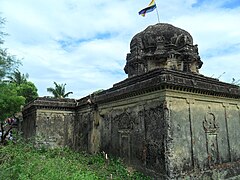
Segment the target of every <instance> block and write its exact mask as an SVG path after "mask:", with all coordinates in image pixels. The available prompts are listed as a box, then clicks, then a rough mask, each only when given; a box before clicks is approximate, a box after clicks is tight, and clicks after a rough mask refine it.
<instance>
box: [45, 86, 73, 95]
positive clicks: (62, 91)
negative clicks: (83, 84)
mask: <svg viewBox="0 0 240 180" xmlns="http://www.w3.org/2000/svg"><path fill="white" fill-rule="evenodd" d="M54 85H55V88H52V87H49V88H47V92H50V93H52V94H53V95H54V97H55V98H66V97H68V96H69V94H73V92H68V93H65V86H66V83H65V84H57V83H56V82H54Z"/></svg>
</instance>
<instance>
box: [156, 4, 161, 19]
mask: <svg viewBox="0 0 240 180" xmlns="http://www.w3.org/2000/svg"><path fill="white" fill-rule="evenodd" d="M155 3H156V2H155ZM157 7H158V6H157V3H156V11H157V18H158V23H160V20H159V14H158V8H157Z"/></svg>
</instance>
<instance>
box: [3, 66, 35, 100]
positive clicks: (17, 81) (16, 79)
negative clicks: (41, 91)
mask: <svg viewBox="0 0 240 180" xmlns="http://www.w3.org/2000/svg"><path fill="white" fill-rule="evenodd" d="M28 77H29V75H28V74H27V73H26V74H22V73H21V72H20V71H19V70H18V69H16V70H15V71H14V72H13V73H11V75H10V76H7V78H8V79H9V81H8V82H9V83H11V84H14V85H15V86H16V89H17V92H18V95H19V96H23V97H25V99H26V103H29V102H30V101H33V100H34V99H36V98H37V97H38V93H37V88H36V86H35V85H34V84H33V83H32V82H30V81H28V80H27V79H28Z"/></svg>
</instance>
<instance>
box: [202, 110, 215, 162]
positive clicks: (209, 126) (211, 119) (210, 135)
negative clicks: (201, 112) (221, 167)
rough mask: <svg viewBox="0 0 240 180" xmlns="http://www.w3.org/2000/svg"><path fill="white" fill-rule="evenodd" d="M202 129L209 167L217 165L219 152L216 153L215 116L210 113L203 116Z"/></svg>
mask: <svg viewBox="0 0 240 180" xmlns="http://www.w3.org/2000/svg"><path fill="white" fill-rule="evenodd" d="M203 128H204V130H205V133H206V146H207V153H208V162H209V166H212V165H214V164H217V163H219V152H218V139H217V133H218V128H219V127H218V125H217V123H216V118H215V115H214V114H213V113H211V112H209V113H207V114H206V115H205V119H204V121H203Z"/></svg>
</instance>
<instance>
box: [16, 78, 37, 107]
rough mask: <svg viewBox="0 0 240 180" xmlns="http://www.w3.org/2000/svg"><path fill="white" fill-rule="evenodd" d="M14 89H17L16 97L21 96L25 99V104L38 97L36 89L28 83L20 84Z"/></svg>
mask: <svg viewBox="0 0 240 180" xmlns="http://www.w3.org/2000/svg"><path fill="white" fill-rule="evenodd" d="M16 88H17V92H18V95H19V96H23V97H24V98H25V99H26V101H25V103H26V104H27V103H29V102H31V101H33V100H34V99H36V98H37V97H38V93H37V88H36V86H35V85H34V84H33V83H32V82H30V81H27V82H25V83H22V84H20V85H19V86H17V87H16Z"/></svg>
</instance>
